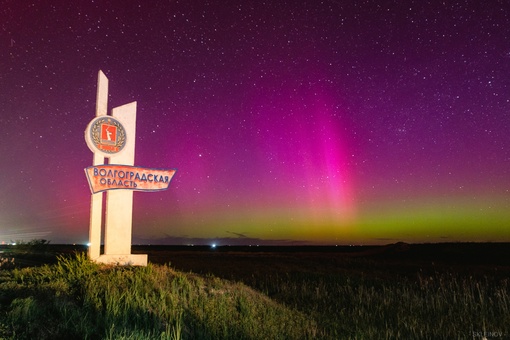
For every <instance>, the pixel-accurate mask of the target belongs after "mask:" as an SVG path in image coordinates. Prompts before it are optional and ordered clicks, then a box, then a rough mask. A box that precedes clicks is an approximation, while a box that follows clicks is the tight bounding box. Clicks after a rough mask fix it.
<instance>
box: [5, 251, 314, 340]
mask: <svg viewBox="0 0 510 340" xmlns="http://www.w3.org/2000/svg"><path fill="white" fill-rule="evenodd" d="M0 307H1V310H2V314H1V318H0V321H1V322H0V325H1V327H0V331H1V332H3V334H0V335H1V336H2V338H12V339H64V338H65V339H72V338H75V339H262V338H266V339H269V338H271V339H277V338H282V339H283V338H285V339H301V338H313V337H315V336H316V335H317V326H316V324H315V323H314V322H313V321H312V320H311V319H308V318H306V317H305V316H304V315H303V314H302V313H300V312H297V311H294V310H291V309H289V308H287V307H284V306H282V305H279V304H277V303H275V302H274V301H272V300H270V299H268V298H267V297H265V296H263V295H262V294H260V293H257V292H256V291H254V290H252V289H250V288H248V287H246V286H244V285H242V284H239V283H231V282H227V281H223V280H220V279H218V278H215V277H200V276H197V275H193V274H184V273H180V272H176V271H174V270H173V269H171V268H170V267H168V266H155V265H151V264H149V265H148V266H147V267H109V266H100V265H97V264H95V263H92V262H90V261H88V260H87V259H86V257H85V255H77V256H76V257H75V258H72V259H71V258H65V257H61V258H59V261H58V263H57V264H55V265H51V266H50V265H46V266H43V267H39V268H24V269H14V270H11V271H3V272H2V275H1V276H0Z"/></svg>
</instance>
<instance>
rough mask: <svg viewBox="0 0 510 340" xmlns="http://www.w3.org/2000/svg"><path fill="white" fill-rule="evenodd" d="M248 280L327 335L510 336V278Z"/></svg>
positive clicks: (296, 275)
mask: <svg viewBox="0 0 510 340" xmlns="http://www.w3.org/2000/svg"><path fill="white" fill-rule="evenodd" d="M252 284H253V285H254V286H256V287H258V289H260V290H261V291H264V292H266V294H267V295H268V296H270V297H271V298H273V299H274V300H276V301H279V302H282V303H284V304H285V305H287V306H288V307H290V308H295V309H297V310H300V311H301V312H303V313H305V314H307V315H309V316H310V317H311V318H313V319H315V320H317V322H318V325H319V328H321V329H323V330H324V334H326V337H329V338H337V339H387V338H391V339H393V338H400V339H464V338H472V337H473V334H475V335H476V334H484V333H485V334H487V332H492V333H494V334H500V335H501V336H506V337H510V280H509V279H503V280H489V279H488V278H487V277H472V276H471V277H465V276H464V277H462V276H458V275H453V274H451V273H436V274H433V275H432V276H427V277H418V278H417V279H416V280H413V279H409V278H403V277H400V278H398V279H395V280H388V279H384V280H383V279H380V278H373V277H372V278H367V277H363V276H361V277H358V276H345V275H324V274H313V273H302V272H291V273H287V274H273V275H270V276H266V277H264V278H261V277H258V278H257V279H256V280H255V281H254V282H252Z"/></svg>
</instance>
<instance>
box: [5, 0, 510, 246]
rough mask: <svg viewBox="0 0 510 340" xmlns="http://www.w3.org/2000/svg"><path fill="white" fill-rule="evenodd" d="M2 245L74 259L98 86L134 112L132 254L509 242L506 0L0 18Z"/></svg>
mask: <svg viewBox="0 0 510 340" xmlns="http://www.w3.org/2000/svg"><path fill="white" fill-rule="evenodd" d="M0 17H1V18H2V19H1V20H0V27H1V29H0V135H1V136H2V143H1V144H0V242H2V241H3V242H9V241H11V240H22V239H24V240H31V239H36V238H37V239H39V238H44V239H47V240H50V241H51V243H86V242H87V241H88V220H89V206H90V189H89V187H88V183H87V180H86V177H85V173H84V168H86V167H88V166H90V165H92V158H93V154H92V152H91V151H90V150H89V149H88V147H87V145H86V143H85V140H84V131H85V128H86V127H87V124H88V123H89V122H90V121H91V120H92V119H93V118H94V116H95V101H96V85H97V74H98V71H99V70H102V71H103V72H104V73H105V74H106V76H107V77H108V79H109V102H108V109H109V111H111V109H112V108H113V107H117V106H120V105H123V104H126V103H129V102H132V101H137V106H138V110H137V140H136V155H135V165H137V166H143V167H153V168H176V169H177V173H176V175H175V176H174V178H173V180H172V182H171V184H170V187H169V189H168V190H167V191H162V192H155V193H145V192H135V194H134V214H133V241H134V242H135V243H151V244H154V243H164V244H211V243H213V242H216V243H218V244H279V245H287V244H386V243H392V242H397V241H404V242H458V241H494V242H495V241H507V242H508V241H510V3H509V2H508V1H489V2H482V1H421V0H420V1H388V0H382V1H378V0H368V1H356V0H355V1H341V0H336V1H319V0H317V1H315V0H313V1H312V0H308V1H307V0H300V1H287V0H278V1H239V0H225V1H224V0H222V1H214V0H213V1H203V0H200V1H198V0H190V1H120V0H111V1H90V0H89V1H85V0H81V1H72V2H69V1H44V2H42V1H40V2H36V3H35V4H34V3H32V2H31V1H23V0H21V1H20V0H7V1H3V2H2V6H0Z"/></svg>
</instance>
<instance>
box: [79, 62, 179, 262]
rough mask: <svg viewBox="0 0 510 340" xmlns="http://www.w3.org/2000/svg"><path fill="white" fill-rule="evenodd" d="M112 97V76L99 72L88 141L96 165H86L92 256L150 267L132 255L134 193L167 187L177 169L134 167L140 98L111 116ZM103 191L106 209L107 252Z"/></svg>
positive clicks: (107, 260) (97, 258)
mask: <svg viewBox="0 0 510 340" xmlns="http://www.w3.org/2000/svg"><path fill="white" fill-rule="evenodd" d="M107 99H108V79H107V78H106V76H105V75H104V73H103V72H101V71H99V76H98V90H97V103H96V118H95V119H93V120H92V121H91V122H90V123H89V125H88V126H87V129H86V130H85V140H86V142H87V145H88V147H89V148H90V150H91V151H92V152H93V153H94V161H93V165H92V166H91V167H88V168H86V169H85V174H86V176H87V180H88V182H89V186H90V190H91V192H92V197H91V208H90V227H89V228H90V229H89V238H90V241H89V242H90V245H89V258H90V259H92V260H94V261H96V262H100V263H114V264H122V265H139V266H146V265H147V255H146V254H131V235H132V225H133V191H134V190H138V191H159V190H166V189H167V188H168V186H169V184H170V180H171V179H172V177H173V175H174V174H175V171H176V170H175V169H170V170H165V169H150V168H142V167H134V161H135V137H136V102H132V103H129V104H126V105H122V106H120V107H116V108H114V109H113V110H112V115H111V116H110V115H108V114H107ZM105 158H106V159H109V162H108V164H106V162H105ZM103 191H106V213H105V232H104V254H101V253H100V246H101V225H102V215H103V213H102V206H103Z"/></svg>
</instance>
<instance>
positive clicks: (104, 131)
mask: <svg viewBox="0 0 510 340" xmlns="http://www.w3.org/2000/svg"><path fill="white" fill-rule="evenodd" d="M101 142H102V143H104V144H113V145H115V143H117V127H116V126H115V125H112V124H105V123H103V124H101Z"/></svg>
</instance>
